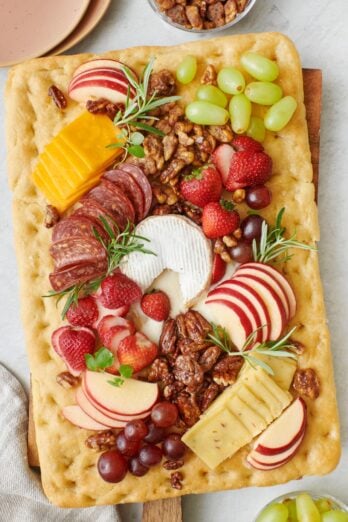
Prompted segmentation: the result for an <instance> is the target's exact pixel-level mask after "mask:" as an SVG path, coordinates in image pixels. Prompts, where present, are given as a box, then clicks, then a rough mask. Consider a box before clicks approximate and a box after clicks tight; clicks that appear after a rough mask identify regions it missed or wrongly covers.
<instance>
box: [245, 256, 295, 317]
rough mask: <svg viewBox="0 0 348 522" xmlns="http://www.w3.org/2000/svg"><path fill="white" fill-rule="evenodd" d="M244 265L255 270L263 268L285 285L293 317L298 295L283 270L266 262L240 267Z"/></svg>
mask: <svg viewBox="0 0 348 522" xmlns="http://www.w3.org/2000/svg"><path fill="white" fill-rule="evenodd" d="M244 267H250V268H254V269H255V270H260V271H262V270H263V271H264V272H267V273H268V274H270V275H272V276H273V277H274V279H277V281H278V283H279V284H280V285H281V286H282V287H283V289H284V292H285V294H286V296H287V299H288V303H289V310H290V314H289V315H290V319H292V318H293V317H294V315H295V313H296V297H295V294H294V291H293V289H292V287H291V285H290V283H289V282H288V280H287V279H286V277H285V276H284V275H283V274H282V273H281V272H279V270H277V269H276V268H274V267H273V266H270V265H267V264H265V263H256V262H255V263H246V264H245V265H243V266H241V267H240V268H244Z"/></svg>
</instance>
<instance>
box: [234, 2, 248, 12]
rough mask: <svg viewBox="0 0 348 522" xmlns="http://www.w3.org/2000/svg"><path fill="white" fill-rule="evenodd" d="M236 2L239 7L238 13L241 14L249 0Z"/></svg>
mask: <svg viewBox="0 0 348 522" xmlns="http://www.w3.org/2000/svg"><path fill="white" fill-rule="evenodd" d="M236 2H237V7H238V13H241V12H242V11H244V9H245V7H246V5H247V3H248V2H249V0H236Z"/></svg>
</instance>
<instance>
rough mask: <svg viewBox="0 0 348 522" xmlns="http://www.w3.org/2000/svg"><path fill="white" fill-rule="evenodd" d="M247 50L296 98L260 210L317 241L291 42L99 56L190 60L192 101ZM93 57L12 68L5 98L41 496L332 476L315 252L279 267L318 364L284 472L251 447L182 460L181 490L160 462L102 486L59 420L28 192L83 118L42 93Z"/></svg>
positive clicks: (333, 447)
mask: <svg viewBox="0 0 348 522" xmlns="http://www.w3.org/2000/svg"><path fill="white" fill-rule="evenodd" d="M247 50H253V51H257V52H260V53H262V54H264V55H265V56H267V57H269V58H272V59H276V60H277V62H278V64H279V67H280V76H279V84H281V86H282V88H283V90H284V92H285V93H286V94H290V95H292V96H294V97H295V98H296V100H297V102H298V109H297V111H296V113H295V115H294V117H293V119H292V120H291V122H290V124H289V125H288V126H287V127H286V128H285V129H284V130H283V131H281V132H279V133H277V134H276V135H273V134H270V133H268V134H267V137H266V140H265V143H264V146H265V149H266V151H267V152H268V153H269V154H270V155H271V157H272V160H273V177H272V178H271V180H270V182H269V186H270V188H271V190H272V192H273V199H272V204H271V205H270V206H269V207H268V208H266V209H265V210H264V211H262V213H263V215H264V216H265V217H266V219H268V220H269V221H270V222H274V218H275V216H276V214H277V212H278V211H279V210H280V208H282V207H283V206H285V207H286V212H285V217H284V224H285V226H286V227H287V228H288V230H293V229H294V228H296V229H297V233H298V239H299V240H302V241H306V242H315V241H318V240H319V229H318V216H317V207H316V204H315V201H314V195H315V190H314V186H313V184H312V176H313V173H312V166H311V161H310V151H309V146H308V131H307V125H306V118H305V107H304V103H303V83H302V71H301V64H300V60H299V57H298V54H297V52H296V49H295V47H294V45H293V44H292V42H290V41H289V40H288V39H287V38H286V37H285V36H283V35H281V34H279V33H266V34H249V35H238V36H229V37H225V38H217V39H213V40H204V41H199V42H191V43H187V44H183V45H179V46H176V47H138V48H130V49H125V50H121V51H113V52H110V53H107V54H105V57H107V58H113V59H117V60H120V61H122V62H125V63H127V64H129V65H130V66H132V67H134V68H135V69H136V70H137V71H140V70H141V69H142V68H143V67H144V65H145V64H146V63H147V62H148V60H149V58H150V57H151V56H156V64H155V67H156V69H163V68H168V69H170V70H172V71H174V70H175V68H176V67H177V65H178V64H179V63H180V62H181V60H182V59H183V58H184V57H185V56H186V55H187V54H192V55H195V56H196V57H197V59H198V73H197V78H196V80H195V81H194V82H193V83H192V84H191V85H189V86H185V87H183V88H180V94H182V95H183V101H184V102H185V101H188V100H189V99H192V98H193V96H194V92H195V90H196V89H197V86H198V85H199V81H200V77H201V76H202V73H203V71H204V69H205V67H206V65H207V64H213V65H214V66H215V67H216V68H217V69H219V68H221V67H223V66H226V65H232V66H233V65H238V63H239V57H240V55H241V54H242V53H243V52H244V51H247ZM93 57H94V55H91V54H85V55H77V56H57V57H48V58H41V59H37V60H33V61H29V62H27V63H24V64H22V65H19V66H16V67H15V68H13V69H12V70H11V71H10V74H9V79H8V84H7V91H6V109H7V147H8V170H9V180H10V186H11V189H12V191H13V216H14V217H13V219H14V233H15V242H16V249H17V259H18V265H19V274H20V285H21V302H22V317H23V323H24V329H25V335H26V343H27V349H28V354H29V360H30V369H31V372H32V384H33V410H34V420H35V425H36V435H37V444H38V449H39V457H40V464H41V477H42V483H43V487H44V490H45V492H46V494H47V496H48V498H49V499H50V500H51V502H53V503H54V504H57V505H59V506H74V507H79V506H92V505H96V504H97V505H102V504H114V503H121V502H143V501H148V500H154V499H158V498H166V497H173V496H177V495H181V494H183V495H185V494H189V493H206V492H209V491H217V490H223V489H233V488H242V487H247V486H268V485H272V484H280V483H283V482H286V481H289V480H293V479H297V478H299V477H302V476H303V475H322V474H324V473H328V472H330V471H331V470H332V469H333V468H334V467H335V466H336V464H337V462H338V459H339V455H340V437H339V423H338V415H337V406H336V397H335V386H334V380H333V372H332V363H331V354H330V342H329V333H328V329H327V324H326V315H325V307H324V300H323V293H322V285H321V281H320V274H319V266H318V257H317V253H316V252H313V251H312V252H308V251H306V252H305V251H297V252H296V254H295V256H294V257H293V259H292V260H291V262H289V263H288V264H287V266H286V267H284V268H283V271H284V273H285V275H286V277H287V278H288V280H289V282H290V283H291V284H292V286H293V288H294V290H295V294H296V297H297V301H298V308H297V312H296V316H295V317H294V319H293V321H292V325H295V324H296V325H297V326H298V329H297V332H296V340H298V341H299V342H302V343H303V344H304V346H305V347H306V349H305V352H304V354H303V355H302V356H301V357H300V359H299V364H300V366H301V367H304V368H306V367H311V368H313V369H315V371H316V372H317V374H318V377H319V379H320V383H321V391H320V395H319V397H318V399H316V400H315V401H308V402H307V406H308V412H309V419H310V421H309V426H308V431H307V434H306V437H305V439H304V441H303V443H302V445H301V447H300V449H299V451H298V453H297V454H296V456H295V457H294V458H293V459H292V460H291V461H290V462H288V463H287V464H286V465H285V466H283V467H281V468H279V469H276V470H273V471H270V472H264V471H256V470H252V469H250V468H249V467H248V466H247V465H246V462H245V457H246V455H247V454H248V451H249V448H248V446H245V447H243V448H241V449H240V450H239V451H238V452H237V453H236V454H235V455H234V456H233V457H232V458H230V459H227V460H226V461H224V462H222V463H221V464H220V465H219V466H218V467H217V468H216V469H215V470H210V469H209V467H208V466H207V465H206V464H204V463H203V461H202V460H200V459H199V458H198V457H196V456H195V455H194V454H193V453H188V455H187V457H186V461H185V466H184V467H183V469H182V473H183V476H184V480H183V489H182V490H181V491H178V490H175V489H172V488H171V486H170V481H169V476H170V473H169V472H168V471H166V470H164V469H163V468H162V467H161V466H158V467H156V468H153V469H151V470H150V472H149V473H148V474H147V475H146V477H145V478H144V479H139V478H135V477H133V476H132V475H130V474H128V475H127V477H126V479H125V480H123V481H122V482H121V483H119V484H114V485H113V484H108V483H106V482H104V481H102V480H101V479H100V477H99V476H98V473H97V470H96V466H95V463H96V461H97V458H98V455H97V454H96V453H94V452H93V451H91V450H89V449H87V448H86V446H85V444H84V441H85V439H86V437H87V432H86V431H84V430H79V429H77V428H76V427H74V426H72V425H70V424H69V423H68V422H67V421H66V420H64V418H63V417H62V415H61V409H62V408H63V407H64V406H66V405H69V404H72V403H73V402H74V392H73V391H72V390H70V391H69V390H64V389H63V388H61V387H60V386H59V385H58V384H57V383H56V375H57V373H59V372H61V371H63V370H64V365H63V363H62V361H61V360H60V359H59V358H58V357H57V355H56V354H55V353H54V351H53V349H52V347H51V344H50V336H51V333H52V331H53V330H54V329H55V328H57V327H58V326H60V325H61V321H60V315H59V311H58V310H57V309H56V306H55V302H54V300H52V299H45V300H44V299H42V297H41V296H42V295H43V294H46V293H47V290H48V274H49V273H50V271H51V270H52V265H51V262H50V258H49V255H48V248H49V244H50V236H51V232H50V231H49V230H47V229H45V228H44V226H43V214H44V208H45V201H44V199H43V197H42V196H41V195H40V193H39V192H38V191H37V190H36V188H35V186H34V185H33V183H32V181H31V173H32V171H33V170H34V168H35V166H36V164H37V161H38V156H39V154H40V153H41V152H42V151H43V150H44V148H45V146H46V145H47V144H48V143H49V142H50V141H51V140H52V138H53V137H54V136H55V135H57V134H58V132H59V131H60V130H61V129H62V128H63V127H64V126H65V125H66V124H68V123H70V122H71V121H72V120H73V119H74V118H76V117H77V116H78V115H79V114H81V107H79V106H78V105H77V104H75V103H74V102H72V101H69V104H68V108H67V109H66V110H65V111H62V112H61V111H59V110H57V108H56V107H55V106H54V104H52V102H51V101H50V100H49V99H48V97H47V91H48V88H49V87H50V85H52V84H55V85H57V86H58V87H59V88H61V89H62V90H63V91H64V92H66V91H67V86H68V83H69V80H70V78H71V75H72V73H73V71H74V69H75V68H76V67H77V66H78V65H80V64H81V63H82V62H84V61H86V60H88V59H91V58H93ZM262 110H263V109H261V108H260V111H262ZM260 114H261V112H260ZM243 212H244V213H245V212H246V209H244V211H243Z"/></svg>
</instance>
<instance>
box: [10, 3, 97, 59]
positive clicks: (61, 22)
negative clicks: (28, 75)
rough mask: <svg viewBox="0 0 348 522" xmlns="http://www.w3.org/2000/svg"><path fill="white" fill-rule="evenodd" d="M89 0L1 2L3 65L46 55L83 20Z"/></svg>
mask: <svg viewBox="0 0 348 522" xmlns="http://www.w3.org/2000/svg"><path fill="white" fill-rule="evenodd" d="M88 4H89V0H44V1H42V0H0V66H5V65H11V64H14V63H18V62H22V61H23V60H26V59H28V58H34V57H36V56H41V55H42V54H44V53H47V52H48V51H49V50H50V49H52V48H53V47H54V46H56V45H58V44H59V42H61V41H62V40H63V39H64V38H66V37H67V36H68V35H69V34H70V33H71V32H72V30H73V29H74V28H75V27H76V26H77V25H78V23H79V22H80V20H81V18H82V17H83V15H84V13H85V11H86V9H87V7H88Z"/></svg>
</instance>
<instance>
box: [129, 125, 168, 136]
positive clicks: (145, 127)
mask: <svg viewBox="0 0 348 522" xmlns="http://www.w3.org/2000/svg"><path fill="white" fill-rule="evenodd" d="M132 127H136V128H137V129H142V130H144V131H146V132H150V134H156V136H161V138H163V136H165V134H164V132H163V131H161V130H160V129H157V128H156V127H152V125H147V124H146V123H142V122H140V121H135V122H133V123H132Z"/></svg>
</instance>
